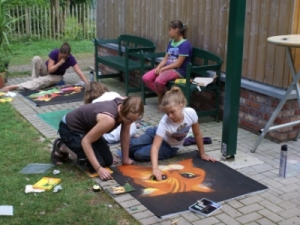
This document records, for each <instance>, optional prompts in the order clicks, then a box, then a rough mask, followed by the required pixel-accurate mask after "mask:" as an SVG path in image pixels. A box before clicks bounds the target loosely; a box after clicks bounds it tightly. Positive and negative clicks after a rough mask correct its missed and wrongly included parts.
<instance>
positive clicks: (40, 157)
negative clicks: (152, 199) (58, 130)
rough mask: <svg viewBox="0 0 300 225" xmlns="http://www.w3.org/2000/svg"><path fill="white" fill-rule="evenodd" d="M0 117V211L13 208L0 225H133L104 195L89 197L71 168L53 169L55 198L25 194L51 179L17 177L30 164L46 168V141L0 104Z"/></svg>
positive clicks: (84, 180)
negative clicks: (58, 186) (57, 172)
mask: <svg viewBox="0 0 300 225" xmlns="http://www.w3.org/2000/svg"><path fill="white" fill-rule="evenodd" d="M0 112H1V119H0V122H1V129H0V136H1V146H2V147H1V157H2V159H1V160H0V167H1V171H0V177H1V185H0V193H1V198H0V205H12V206H13V207H14V215H13V216H12V217H4V216H2V217H0V224H31V225H38V224H49V225H50V224H51V225H52V224H73V225H76V224H78V225H79V224H80V225H81V224H95V225H98V224H107V225H112V224H124V225H125V224H138V222H137V221H135V220H134V219H133V218H132V217H131V216H130V215H129V214H128V213H127V212H126V211H125V210H123V209H122V208H120V206H119V205H117V204H116V203H115V202H114V200H113V199H112V198H111V197H110V196H108V194H106V193H104V192H98V193H97V192H96V193H95V192H93V191H92V190H91V188H92V185H93V180H92V179H91V178H89V177H87V175H85V174H84V173H83V172H82V171H81V170H79V169H78V168H77V167H76V166H75V165H73V164H67V165H63V166H60V167H58V169H59V170H60V171H61V173H60V175H58V177H59V178H61V179H62V182H61V185H62V188H63V190H61V191H60V192H58V193H53V192H52V191H49V192H44V193H37V194H34V193H29V194H25V192H24V190H25V185H27V184H34V183H35V182H37V181H38V180H39V179H40V178H41V177H43V176H54V175H53V174H52V170H51V169H50V171H49V172H47V173H44V174H38V175H36V174H35V175H32V174H30V175H28V174H26V175H24V174H20V173H18V171H20V170H21V169H22V168H23V167H24V166H26V165H27V164H29V163H49V157H50V151H49V150H50V146H49V141H48V140H44V141H42V139H41V138H40V137H41V135H40V134H39V133H38V132H37V130H35V129H34V128H33V127H32V126H31V125H30V124H29V123H28V122H27V121H26V120H25V119H24V118H23V117H21V116H20V115H19V114H18V113H17V112H16V111H15V109H14V108H13V107H12V106H11V105H10V104H0ZM108 205H112V207H111V208H110V207H108Z"/></svg>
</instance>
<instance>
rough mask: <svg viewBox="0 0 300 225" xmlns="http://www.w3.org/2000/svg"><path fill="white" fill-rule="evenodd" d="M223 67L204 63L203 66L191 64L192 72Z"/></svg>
mask: <svg viewBox="0 0 300 225" xmlns="http://www.w3.org/2000/svg"><path fill="white" fill-rule="evenodd" d="M220 68H221V66H220V65H203V66H191V73H193V72H197V71H199V72H200V71H207V70H219V69H220Z"/></svg>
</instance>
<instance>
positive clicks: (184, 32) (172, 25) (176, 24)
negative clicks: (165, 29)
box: [169, 20, 187, 39]
mask: <svg viewBox="0 0 300 225" xmlns="http://www.w3.org/2000/svg"><path fill="white" fill-rule="evenodd" d="M169 28H172V29H177V28H178V30H179V33H180V35H181V36H182V37H183V38H184V39H186V38H187V26H186V25H185V24H183V23H182V22H181V21H180V20H173V21H171V22H170V24H169Z"/></svg>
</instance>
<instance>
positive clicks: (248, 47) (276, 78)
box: [97, 0, 300, 88]
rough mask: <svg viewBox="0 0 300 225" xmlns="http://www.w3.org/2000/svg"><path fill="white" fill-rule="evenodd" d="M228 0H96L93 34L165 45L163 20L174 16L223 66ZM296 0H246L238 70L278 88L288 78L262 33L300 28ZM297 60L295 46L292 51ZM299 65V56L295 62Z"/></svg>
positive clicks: (278, 51)
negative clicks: (120, 36)
mask: <svg viewBox="0 0 300 225" xmlns="http://www.w3.org/2000/svg"><path fill="white" fill-rule="evenodd" d="M229 2H230V0H184V1H183V0H110V1H107V0H98V4H97V37H98V38H103V39H106V38H116V37H117V36H118V35H120V34H124V33H127V34H133V35H138V36H142V37H145V38H149V39H151V40H152V41H154V42H155V43H156V44H157V49H158V51H165V48H166V46H167V43H168V41H169V37H168V24H169V22H170V21H171V20H174V19H178V20H181V21H183V22H184V23H185V24H186V25H187V26H188V29H189V30H188V39H189V41H190V42H191V43H192V45H193V46H195V47H199V48H203V49H206V50H209V51H212V52H214V53H216V54H218V55H220V56H221V57H222V58H223V59H224V66H223V70H224V71H225V70H226V68H225V67H226V56H227V55H226V53H227V52H226V51H227V31H228V29H227V28H228V27H227V26H228V14H229ZM299 2H300V0H247V8H246V18H245V19H246V21H245V33H244V38H245V39H244V40H245V41H244V55H243V71H242V76H243V77H244V78H247V79H249V80H253V81H258V82H262V83H266V84H269V85H273V86H276V87H280V88H286V87H287V86H288V83H289V82H290V80H291V77H290V76H289V68H288V65H287V63H286V62H287V61H286V53H285V51H284V48H282V47H277V46H275V45H273V44H269V43H267V37H270V36H275V35H283V34H292V33H300V10H299V8H300V3H299ZM294 58H295V59H298V61H300V51H294ZM297 65H298V69H299V68H300V62H298V64H297Z"/></svg>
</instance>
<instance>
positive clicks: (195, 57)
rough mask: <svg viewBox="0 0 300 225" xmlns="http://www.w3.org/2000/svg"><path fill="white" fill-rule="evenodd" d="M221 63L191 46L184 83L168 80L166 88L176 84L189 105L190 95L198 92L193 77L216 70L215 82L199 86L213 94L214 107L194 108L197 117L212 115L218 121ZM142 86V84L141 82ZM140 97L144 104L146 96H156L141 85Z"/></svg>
mask: <svg viewBox="0 0 300 225" xmlns="http://www.w3.org/2000/svg"><path fill="white" fill-rule="evenodd" d="M165 54H166V53H165V52H162V53H155V54H154V55H153V57H164V56H165ZM222 64H223V60H222V58H220V57H219V56H217V55H215V54H213V53H211V52H209V51H206V50H203V49H199V48H193V52H192V59H191V63H189V64H188V65H187V69H186V78H185V83H179V84H177V83H175V81H169V82H168V83H167V88H168V89H170V88H171V87H172V86H173V85H177V86H179V87H180V88H181V90H182V91H183V93H184V94H185V96H186V99H187V105H188V106H190V105H191V95H192V93H193V92H199V89H198V88H197V85H196V84H193V83H191V80H192V79H193V78H195V77H208V76H209V74H208V71H215V72H216V76H217V78H216V82H214V83H212V84H210V85H208V86H206V87H201V91H210V92H213V93H214V94H215V102H214V103H213V105H214V107H213V108H212V109H209V110H201V111H200V110H196V112H197V114H198V116H199V117H204V116H214V117H215V118H216V120H217V121H219V112H220V105H219V104H220V93H221V90H220V76H221V67H222ZM142 85H143V86H144V84H142ZM142 90H143V92H142V94H143V95H142V98H143V101H144V104H146V98H149V97H154V96H156V94H155V93H153V92H151V91H149V89H147V88H145V87H142Z"/></svg>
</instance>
